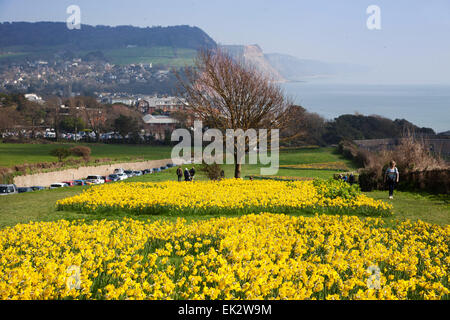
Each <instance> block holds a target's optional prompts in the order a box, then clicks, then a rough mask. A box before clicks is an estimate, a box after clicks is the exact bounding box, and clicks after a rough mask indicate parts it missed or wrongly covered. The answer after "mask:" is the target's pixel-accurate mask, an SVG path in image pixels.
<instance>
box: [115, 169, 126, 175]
mask: <svg viewBox="0 0 450 320" xmlns="http://www.w3.org/2000/svg"><path fill="white" fill-rule="evenodd" d="M119 173H124V170H123V169H122V168H118V169H114V174H119Z"/></svg>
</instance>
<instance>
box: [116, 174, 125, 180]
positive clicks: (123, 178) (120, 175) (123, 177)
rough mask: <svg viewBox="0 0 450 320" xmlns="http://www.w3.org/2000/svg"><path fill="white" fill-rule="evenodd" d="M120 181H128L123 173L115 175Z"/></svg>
mask: <svg viewBox="0 0 450 320" xmlns="http://www.w3.org/2000/svg"><path fill="white" fill-rule="evenodd" d="M116 174H117V176H118V177H119V179H120V180H125V179H128V176H127V175H126V174H125V173H116Z"/></svg>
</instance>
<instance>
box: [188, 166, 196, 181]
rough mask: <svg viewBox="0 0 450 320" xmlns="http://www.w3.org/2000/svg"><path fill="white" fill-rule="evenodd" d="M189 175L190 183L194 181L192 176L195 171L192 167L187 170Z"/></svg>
mask: <svg viewBox="0 0 450 320" xmlns="http://www.w3.org/2000/svg"><path fill="white" fill-rule="evenodd" d="M189 175H190V176H191V181H194V176H195V169H194V167H192V168H191V170H189Z"/></svg>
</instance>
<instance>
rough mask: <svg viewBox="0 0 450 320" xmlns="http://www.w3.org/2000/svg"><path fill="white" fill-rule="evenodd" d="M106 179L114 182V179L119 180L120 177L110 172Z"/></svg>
mask: <svg viewBox="0 0 450 320" xmlns="http://www.w3.org/2000/svg"><path fill="white" fill-rule="evenodd" d="M108 179H109V180H111V181H113V182H116V181H120V177H119V176H118V175H117V174H114V173H113V174H110V175H109V176H108Z"/></svg>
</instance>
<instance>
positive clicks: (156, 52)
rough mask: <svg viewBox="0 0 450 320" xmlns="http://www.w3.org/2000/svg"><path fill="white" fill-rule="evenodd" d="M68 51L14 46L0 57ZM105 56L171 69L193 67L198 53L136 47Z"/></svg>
mask: <svg viewBox="0 0 450 320" xmlns="http://www.w3.org/2000/svg"><path fill="white" fill-rule="evenodd" d="M64 49H66V48H65V47H64V46H44V47H33V48H30V47H27V46H13V47H5V48H3V51H4V52H8V53H4V54H2V55H0V61H1V60H2V59H3V60H4V59H8V60H10V61H17V60H23V59H25V58H29V59H38V58H41V59H44V60H46V59H50V57H52V56H53V54H54V52H57V51H61V50H64ZM91 51H92V50H75V51H74V54H76V55H79V56H83V55H86V54H87V53H89V52H91ZM101 51H102V52H103V54H104V56H105V57H106V58H107V59H108V60H109V61H110V62H111V63H113V64H118V65H127V64H137V63H145V64H149V63H153V65H154V66H155V65H163V66H169V67H184V66H185V65H192V64H193V61H194V58H195V56H196V55H197V51H196V50H194V49H188V48H173V47H134V48H119V49H106V50H101Z"/></svg>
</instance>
